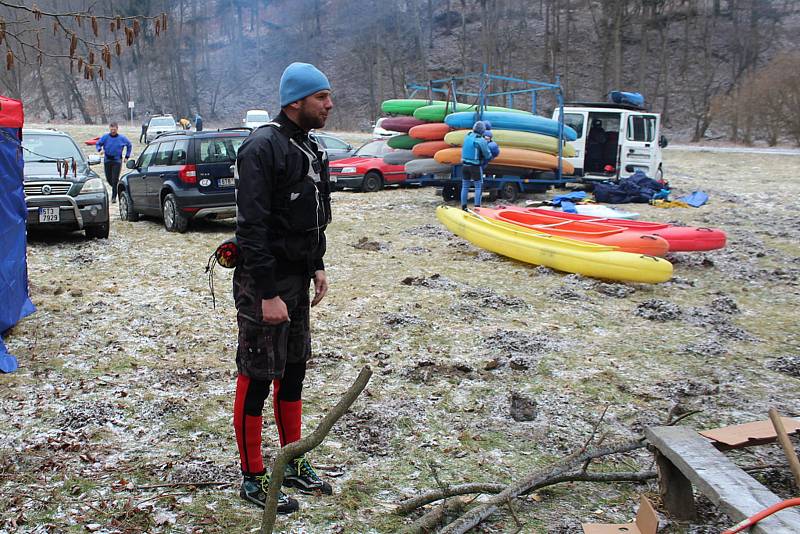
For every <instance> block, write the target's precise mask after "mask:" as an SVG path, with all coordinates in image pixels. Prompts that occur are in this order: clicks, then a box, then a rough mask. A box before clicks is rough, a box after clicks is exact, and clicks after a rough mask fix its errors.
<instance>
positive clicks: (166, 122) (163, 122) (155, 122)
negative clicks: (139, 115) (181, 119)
mask: <svg viewBox="0 0 800 534" xmlns="http://www.w3.org/2000/svg"><path fill="white" fill-rule="evenodd" d="M150 126H175V121H174V120H172V119H150Z"/></svg>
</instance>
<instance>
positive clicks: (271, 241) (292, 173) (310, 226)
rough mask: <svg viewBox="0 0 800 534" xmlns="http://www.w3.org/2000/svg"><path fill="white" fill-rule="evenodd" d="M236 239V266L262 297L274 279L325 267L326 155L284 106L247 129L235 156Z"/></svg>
mask: <svg viewBox="0 0 800 534" xmlns="http://www.w3.org/2000/svg"><path fill="white" fill-rule="evenodd" d="M236 171H237V176H238V186H237V190H236V207H237V216H236V239H237V240H238V242H239V248H240V251H241V254H242V264H241V266H240V267H239V268H240V269H243V270H244V274H246V275H248V276H251V277H252V278H253V279H254V280H255V283H256V288H257V289H258V291H259V293H260V296H261V298H262V299H270V298H272V297H274V296H276V295H277V291H276V286H275V280H276V278H280V277H281V276H285V275H290V274H308V275H309V276H312V275H313V273H314V272H315V271H317V270H322V269H324V268H325V266H324V263H323V261H322V257H323V255H324V254H325V227H326V226H327V225H328V224H329V223H330V222H331V199H330V191H331V189H330V176H329V172H328V157H327V155H326V154H325V151H324V150H323V149H322V148H320V146H319V144H318V143H317V142H316V141H315V140H314V138H313V135H312V136H309V135H308V134H307V133H306V132H305V131H303V130H301V129H300V127H299V126H297V125H296V124H295V123H293V122H292V121H291V120H290V119H289V118H288V117H287V116H286V115H285V114H284V113H283V112H281V113H280V114H279V115H278V116H277V117H275V119H274V121H273V122H271V123H269V124H266V125H264V126H261V127H259V128H258V129H256V130H255V131H253V133H251V134H250V135H249V136H248V137H247V139H246V140H245V142H244V143H242V146H241V147H240V148H239V152H238V154H237V157H236Z"/></svg>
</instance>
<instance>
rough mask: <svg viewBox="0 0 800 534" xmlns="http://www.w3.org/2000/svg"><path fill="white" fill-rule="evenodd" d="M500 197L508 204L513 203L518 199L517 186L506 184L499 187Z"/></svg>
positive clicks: (511, 183) (510, 183) (512, 183)
mask: <svg viewBox="0 0 800 534" xmlns="http://www.w3.org/2000/svg"><path fill="white" fill-rule="evenodd" d="M500 197H501V198H502V199H503V200H507V201H508V202H515V201H516V200H517V198H519V185H517V184H515V183H514V182H506V183H504V184H503V185H501V186H500Z"/></svg>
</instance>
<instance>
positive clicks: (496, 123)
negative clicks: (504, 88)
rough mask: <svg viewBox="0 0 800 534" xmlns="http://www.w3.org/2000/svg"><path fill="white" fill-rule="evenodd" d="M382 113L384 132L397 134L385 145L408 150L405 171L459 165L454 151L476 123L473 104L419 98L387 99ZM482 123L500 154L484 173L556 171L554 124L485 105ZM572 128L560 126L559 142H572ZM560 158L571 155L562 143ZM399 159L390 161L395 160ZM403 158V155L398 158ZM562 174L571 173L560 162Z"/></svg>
mask: <svg viewBox="0 0 800 534" xmlns="http://www.w3.org/2000/svg"><path fill="white" fill-rule="evenodd" d="M381 110H382V111H383V112H384V113H387V114H390V115H393V116H392V117H390V118H388V119H386V120H384V122H383V125H384V127H385V128H387V129H391V130H394V131H398V132H402V135H396V136H394V137H391V138H389V140H388V145H389V147H390V148H393V149H395V150H404V151H411V154H413V156H414V157H413V159H411V158H409V159H407V160H406V163H405V165H406V169H405V170H406V173H407V174H410V175H419V174H428V173H434V174H445V173H447V172H449V171H450V168H451V167H452V166H454V165H460V164H461V151H460V148H455V147H460V146H461V145H462V144H463V142H464V137H465V136H466V134H467V133H468V132H469V131H470V130H471V129H472V126H473V124H474V123H475V121H477V120H478V113H477V110H478V108H477V106H475V105H471V104H463V103H458V104H453V103H451V102H443V101H428V100H424V99H393V100H386V101H384V102H383V104H382V105H381ZM482 118H483V120H488V121H490V122H491V124H492V133H493V134H494V138H493V139H494V141H495V142H497V144H498V146H499V147H500V155H499V156H498V157H497V158H495V160H493V161H492V163H491V164H490V165H489V167H488V168H487V173H490V174H518V175H527V174H529V173H530V172H531V171H553V170H555V169H557V168H558V152H559V146H558V143H559V141H558V129H559V126H558V122H557V121H554V120H552V119H548V118H545V117H539V116H537V115H534V114H532V113H530V112H528V111H520V110H516V109H509V108H503V107H498V106H486V108H485V111H484V112H483V114H482ZM576 137H577V134H576V133H575V130H573V129H572V128H570V127H569V126H565V127H564V130H563V138H564V139H566V140H568V141H570V140H572V141H574V140H575V138H576ZM561 151H562V155H563V157H572V156H574V155H575V148H574V147H573V146H572V145H571V144H570V143H568V142H565V143H563V145H562V147H561ZM398 158H400V156H394V157H391V158H390V159H392V160H393V161H399V159H398ZM405 158H407V154H406V155H405V156H404V157H403V158H400V159H405ZM562 170H563V171H564V173H565V174H572V173H574V172H575V169H574V168H573V166H572V165H571V164H570V163H569V162H566V161H563V160H562Z"/></svg>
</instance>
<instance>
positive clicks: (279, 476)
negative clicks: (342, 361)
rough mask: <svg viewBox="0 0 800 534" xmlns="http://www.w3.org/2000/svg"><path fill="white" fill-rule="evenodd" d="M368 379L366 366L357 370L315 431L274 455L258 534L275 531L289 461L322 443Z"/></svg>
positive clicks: (270, 533) (370, 373) (368, 374)
mask: <svg viewBox="0 0 800 534" xmlns="http://www.w3.org/2000/svg"><path fill="white" fill-rule="evenodd" d="M371 376H372V369H370V367H369V366H366V367H364V368H363V369H361V372H360V373H359V374H358V377H356V380H355V382H353V385H352V386H350V389H348V390H347V391H346V392H345V394H344V396H343V397H342V399H341V400H340V401H339V402H338V403H337V404H336V406H334V407H333V408H332V409H331V411H329V412H328V413H327V414H326V415H325V417H323V418H322V421H321V422H320V423H319V426H318V427H317V429H316V430H315V431H314V432H312V433H311V434H309V435H308V436H306V437H304V438H302V439H301V440H300V441H295V442H294V443H289V444H288V445H286V446H285V447H283V448H282V449H281V450H280V452H279V453H278V454H277V455H276V456H275V460H274V461H273V462H272V474H271V475H270V480H269V489H268V490H267V501H266V503H265V505H264V515H263V517H262V519H261V534H272V530H273V529H274V528H275V515H276V513H277V510H278V495H279V493H280V490H281V485H282V484H283V471H284V469H285V468H286V466H287V465H288V464H289V461H291V460H292V459H294V458H299V457H300V456H302V455H304V454H305V453H307V452H308V451H310V450H311V449H313V448H315V447H317V446H319V444H320V443H322V440H324V439H325V437H326V436H327V435H328V433H329V432H330V431H331V428H333V425H334V424H336V422H337V421H338V420H339V419H341V417H342V416H343V415H344V414H345V412H347V410H348V409H350V406H352V405H353V403H354V402H355V401H356V399H357V398H358V396H359V395H360V394H361V392H362V391H364V388H365V387H367V382H369V379H370V377H371Z"/></svg>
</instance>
